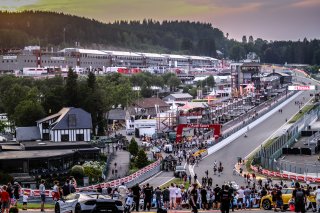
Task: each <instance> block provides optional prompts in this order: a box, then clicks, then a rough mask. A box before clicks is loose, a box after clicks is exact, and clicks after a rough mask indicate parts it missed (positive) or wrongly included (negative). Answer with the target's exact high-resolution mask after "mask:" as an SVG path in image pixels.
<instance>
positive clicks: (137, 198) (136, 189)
mask: <svg viewBox="0 0 320 213" xmlns="http://www.w3.org/2000/svg"><path fill="white" fill-rule="evenodd" d="M140 192H141V188H140V187H139V184H136V185H135V186H133V187H132V194H133V201H134V202H135V204H136V206H135V207H136V212H138V211H139V202H140Z"/></svg>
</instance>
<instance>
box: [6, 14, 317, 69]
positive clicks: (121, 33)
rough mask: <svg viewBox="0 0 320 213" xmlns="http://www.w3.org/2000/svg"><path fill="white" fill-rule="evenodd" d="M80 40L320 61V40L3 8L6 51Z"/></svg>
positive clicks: (234, 56)
mask: <svg viewBox="0 0 320 213" xmlns="http://www.w3.org/2000/svg"><path fill="white" fill-rule="evenodd" d="M262 27H263V26H262ZM265 27H268V26H265ZM270 30H271V29H270ZM248 34H249V35H250V32H248ZM75 42H80V44H81V47H85V48H95V49H102V48H104V49H114V50H129V51H146V52H157V53H177V54H188V55H189V54H190V55H206V56H211V57H217V55H216V50H220V51H221V52H223V55H222V57H226V58H230V59H233V60H236V61H237V60H240V59H244V58H246V54H248V53H249V52H255V53H257V55H258V56H259V57H260V59H261V62H265V63H281V64H283V63H285V62H287V63H300V64H318V65H320V40H318V39H312V40H307V39H303V40H302V41H300V40H299V41H273V42H271V41H266V40H264V39H262V38H256V39H254V38H253V37H252V36H248V39H247V37H246V36H243V39H242V42H237V41H235V40H233V39H228V33H227V32H225V36H224V33H223V32H222V31H221V30H219V29H217V28H214V27H213V26H212V25H211V24H208V23H200V22H189V21H163V22H161V23H160V22H158V21H154V20H144V21H142V22H140V21H129V22H128V21H118V22H114V23H102V22H99V21H96V20H92V19H88V18H82V17H78V16H72V15H65V14H62V13H55V12H41V11H25V12H19V13H12V12H4V11H2V12H1V11H0V50H1V49H5V48H22V47H24V46H27V45H38V44H41V46H42V47H52V46H53V47H60V48H62V47H65V46H67V47H72V46H74V45H75Z"/></svg>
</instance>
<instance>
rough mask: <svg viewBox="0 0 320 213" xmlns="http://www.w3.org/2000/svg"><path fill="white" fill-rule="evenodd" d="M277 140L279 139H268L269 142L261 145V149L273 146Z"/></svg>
mask: <svg viewBox="0 0 320 213" xmlns="http://www.w3.org/2000/svg"><path fill="white" fill-rule="evenodd" d="M278 138H279V137H275V138H271V139H269V140H268V141H267V142H266V143H265V144H264V145H263V147H264V148H266V149H267V148H269V147H270V146H271V145H272V144H273V142H274V141H276V140H277V139H278Z"/></svg>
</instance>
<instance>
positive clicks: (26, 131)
mask: <svg viewBox="0 0 320 213" xmlns="http://www.w3.org/2000/svg"><path fill="white" fill-rule="evenodd" d="M16 135H17V141H35V140H40V139H41V135H40V130H39V128H38V127H37V126H28V127H17V129H16Z"/></svg>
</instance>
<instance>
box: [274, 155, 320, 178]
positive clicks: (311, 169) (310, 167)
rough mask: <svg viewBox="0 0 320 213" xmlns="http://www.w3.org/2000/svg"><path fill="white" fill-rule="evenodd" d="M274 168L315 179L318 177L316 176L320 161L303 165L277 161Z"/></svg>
mask: <svg viewBox="0 0 320 213" xmlns="http://www.w3.org/2000/svg"><path fill="white" fill-rule="evenodd" d="M276 166H277V168H278V169H279V170H280V171H287V172H292V173H298V174H305V175H312V176H316V177H319V176H318V175H320V161H318V162H314V163H307V162H305V163H304V162H292V161H288V160H285V159H279V160H278V162H277V164H276Z"/></svg>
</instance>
